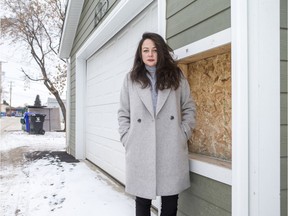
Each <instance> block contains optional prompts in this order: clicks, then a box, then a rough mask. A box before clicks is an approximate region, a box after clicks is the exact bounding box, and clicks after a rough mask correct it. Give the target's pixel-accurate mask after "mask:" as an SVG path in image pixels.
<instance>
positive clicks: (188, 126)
mask: <svg viewBox="0 0 288 216" xmlns="http://www.w3.org/2000/svg"><path fill="white" fill-rule="evenodd" d="M181 111H182V123H181V126H182V129H183V130H184V132H185V134H186V136H187V139H189V138H190V137H191V135H192V129H193V128H194V127H195V123H196V120H195V115H196V105H195V102H194V100H193V98H192V96H191V92H190V87H189V83H188V81H187V79H186V78H183V79H182V88H181Z"/></svg>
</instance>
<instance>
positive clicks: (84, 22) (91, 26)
mask: <svg viewBox="0 0 288 216" xmlns="http://www.w3.org/2000/svg"><path fill="white" fill-rule="evenodd" d="M98 2H99V0H98V1H93V0H85V2H84V5H83V8H82V12H81V16H80V21H79V25H78V28H77V31H76V35H75V39H74V42H73V46H72V47H73V48H72V51H71V54H70V56H71V67H70V69H71V74H70V93H71V96H70V116H68V118H70V133H69V141H70V142H69V146H68V148H67V151H68V152H69V153H70V154H72V155H74V156H75V144H76V143H75V133H76V131H75V126H76V124H77V122H76V118H75V115H76V74H75V71H76V53H77V51H78V50H79V49H80V48H81V46H82V45H83V44H84V43H85V41H86V40H87V39H88V38H89V36H90V35H91V34H92V33H93V32H94V31H95V30H96V29H97V27H98V26H99V25H100V24H101V22H102V21H103V20H104V19H105V17H106V16H107V15H108V14H109V13H110V12H111V11H112V10H113V8H114V7H115V6H116V4H117V1H116V0H109V7H110V9H109V11H108V12H107V14H106V15H105V16H104V17H103V19H102V20H101V21H100V23H98V25H97V26H96V27H95V23H94V15H95V8H96V5H97V3H98Z"/></svg>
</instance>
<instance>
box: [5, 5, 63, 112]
mask: <svg viewBox="0 0 288 216" xmlns="http://www.w3.org/2000/svg"><path fill="white" fill-rule="evenodd" d="M0 3H1V2H0ZM2 16H3V11H2V10H1V7H0V17H2ZM0 33H1V32H0ZM21 50H22V49H21V48H19V45H18V46H16V45H13V44H10V43H9V42H8V41H5V40H4V39H3V38H2V37H0V61H1V62H3V63H2V88H3V93H2V96H1V102H3V99H4V100H6V101H7V102H8V103H9V104H10V86H12V93H11V105H12V107H18V106H24V105H34V101H35V99H36V96H37V94H39V96H40V100H41V104H42V105H45V104H46V102H47V99H48V97H51V98H55V97H54V96H53V95H51V94H50V93H49V91H48V89H47V88H46V87H45V86H44V84H43V82H35V81H30V82H25V79H24V73H23V72H22V71H21V68H23V69H24V70H26V71H34V72H37V73H36V74H35V76H37V75H39V74H40V72H39V68H38V66H37V65H36V63H34V60H33V59H31V57H30V56H29V52H23V51H21ZM27 53H28V54H27ZM3 72H4V73H3ZM38 72H39V73H38ZM29 75H32V77H33V73H31V72H30V73H29ZM35 76H34V77H35ZM61 98H62V99H65V98H66V94H65V92H64V94H63V95H61Z"/></svg>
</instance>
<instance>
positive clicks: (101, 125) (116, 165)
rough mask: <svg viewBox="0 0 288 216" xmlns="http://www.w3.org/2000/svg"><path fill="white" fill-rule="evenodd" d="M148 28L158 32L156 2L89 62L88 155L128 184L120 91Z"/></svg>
mask: <svg viewBox="0 0 288 216" xmlns="http://www.w3.org/2000/svg"><path fill="white" fill-rule="evenodd" d="M147 31H152V32H157V5H156V4H152V5H150V6H149V7H148V8H146V9H145V10H144V11H143V12H141V13H140V14H139V15H138V16H136V18H134V19H133V20H132V21H131V22H130V23H129V24H128V25H126V26H125V27H124V28H123V29H122V30H121V31H120V32H119V33H117V34H116V35H115V36H114V37H112V39H111V40H109V41H108V42H107V43H106V44H105V45H104V46H103V47H102V48H101V49H99V50H98V51H97V52H96V53H95V54H94V55H92V56H91V57H90V58H89V59H88V60H87V62H86V94H85V109H84V112H85V115H84V116H85V124H84V127H85V134H84V137H85V156H86V158H87V159H88V160H90V161H91V162H93V163H94V164H96V165H97V166H99V167H100V168H102V169H103V170H105V171H106V172H107V173H109V174H110V175H112V176H113V177H114V178H116V179H117V180H119V181H120V182H122V183H124V184H125V174H124V171H125V163H124V162H125V158H124V148H123V147H122V144H121V143H120V142H119V134H118V121H117V110H118V107H119V94H120V89H121V86H122V82H123V78H124V76H125V74H126V73H127V72H129V70H130V68H131V67H132V64H133V57H134V54H135V50H136V47H137V45H138V42H139V40H140V38H141V35H142V33H143V32H147ZM104 62H105V63H104ZM107 62H109V63H108V64H107Z"/></svg>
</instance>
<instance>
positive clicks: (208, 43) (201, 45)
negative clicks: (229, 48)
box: [174, 28, 231, 60]
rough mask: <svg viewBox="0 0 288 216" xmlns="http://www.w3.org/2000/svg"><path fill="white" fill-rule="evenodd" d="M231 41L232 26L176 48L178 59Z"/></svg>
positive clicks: (175, 52)
mask: <svg viewBox="0 0 288 216" xmlns="http://www.w3.org/2000/svg"><path fill="white" fill-rule="evenodd" d="M229 43H231V28H227V29H225V30H223V31H220V32H217V33H215V34H213V35H210V36H208V37H206V38H203V39H201V40H198V41H195V42H193V43H191V44H188V45H186V46H183V47H181V48H179V49H176V50H174V54H175V56H176V58H177V60H180V59H184V58H186V57H188V56H193V55H196V54H199V53H202V52H205V51H208V50H211V49H215V48H217V47H220V46H223V45H226V44H229Z"/></svg>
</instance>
